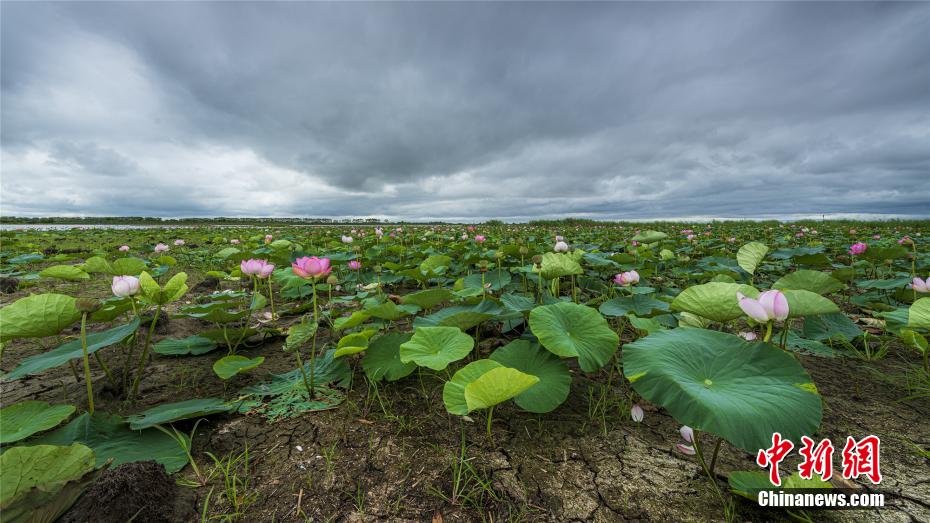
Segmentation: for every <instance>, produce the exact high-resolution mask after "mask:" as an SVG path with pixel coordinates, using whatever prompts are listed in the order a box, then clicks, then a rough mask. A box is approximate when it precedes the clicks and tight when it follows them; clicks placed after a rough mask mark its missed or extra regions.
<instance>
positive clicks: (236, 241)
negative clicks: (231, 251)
mask: <svg viewBox="0 0 930 523" xmlns="http://www.w3.org/2000/svg"><path fill="white" fill-rule="evenodd" d="M229 243H231V244H233V245H239V243H240V242H239V240H237V239H235V238H233V239H232V240H229Z"/></svg>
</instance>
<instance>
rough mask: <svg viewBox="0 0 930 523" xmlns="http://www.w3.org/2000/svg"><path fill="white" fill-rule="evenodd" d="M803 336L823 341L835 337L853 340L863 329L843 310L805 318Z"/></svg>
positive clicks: (860, 334)
mask: <svg viewBox="0 0 930 523" xmlns="http://www.w3.org/2000/svg"><path fill="white" fill-rule="evenodd" d="M802 335H803V337H805V338H807V339H811V340H817V341H823V340H829V339H835V338H842V339H846V340H853V339H855V338H857V337H859V336H862V330H861V329H860V328H859V326H857V325H856V324H855V323H854V322H853V321H852V320H850V319H849V317H848V316H846V315H845V314H843V313H842V312H833V313H830V314H821V315H819V316H809V317H807V318H804V330H803V334H802Z"/></svg>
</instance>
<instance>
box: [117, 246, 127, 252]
mask: <svg viewBox="0 0 930 523" xmlns="http://www.w3.org/2000/svg"><path fill="white" fill-rule="evenodd" d="M119 251H120V252H129V246H128V245H122V246H120V248H119Z"/></svg>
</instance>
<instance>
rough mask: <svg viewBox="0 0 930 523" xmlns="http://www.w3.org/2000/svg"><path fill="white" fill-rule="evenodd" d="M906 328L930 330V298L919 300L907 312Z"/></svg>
mask: <svg viewBox="0 0 930 523" xmlns="http://www.w3.org/2000/svg"><path fill="white" fill-rule="evenodd" d="M907 326H908V327H910V328H912V329H930V298H921V299H919V300H917V301H915V302H914V303H912V304H911V307H910V308H909V309H908V310H907Z"/></svg>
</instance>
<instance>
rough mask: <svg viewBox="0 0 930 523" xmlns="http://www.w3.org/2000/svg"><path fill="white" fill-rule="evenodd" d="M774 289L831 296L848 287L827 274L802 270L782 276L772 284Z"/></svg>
mask: <svg viewBox="0 0 930 523" xmlns="http://www.w3.org/2000/svg"><path fill="white" fill-rule="evenodd" d="M772 288H773V289H778V290H782V291H784V290H788V289H795V290H804V291H810V292H813V293H817V294H829V293H831V292H836V291H840V290H843V289H844V288H846V285H844V284H843V283H842V282H840V281H839V280H837V279H836V278H834V277H833V276H830V275H829V274H827V273H825V272H820V271H812V270H810V269H801V270H799V271H795V272H792V273H791V274H786V275H784V276H782V277H781V278H779V279H778V281H776V282H775V283H773V284H772Z"/></svg>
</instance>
